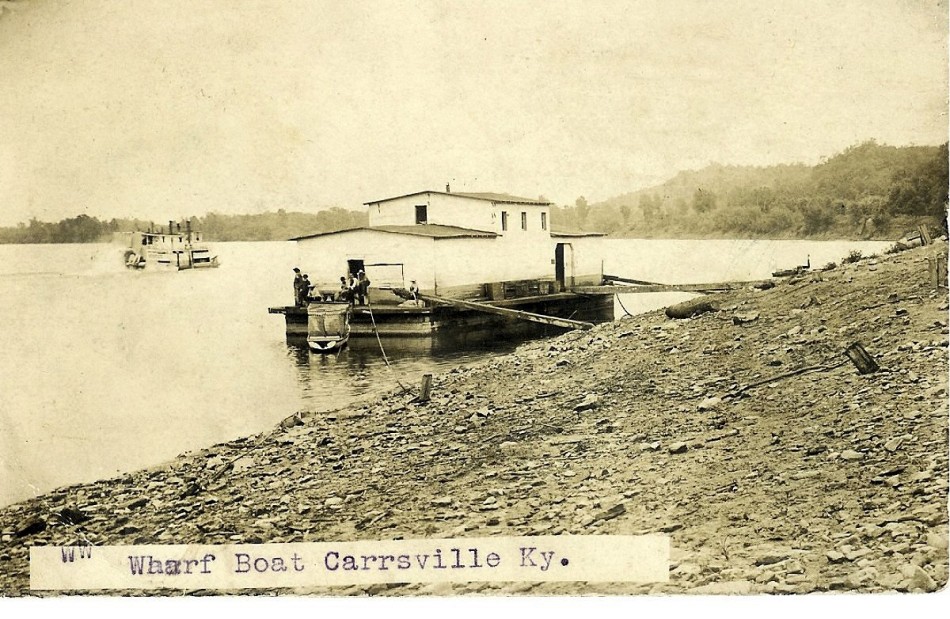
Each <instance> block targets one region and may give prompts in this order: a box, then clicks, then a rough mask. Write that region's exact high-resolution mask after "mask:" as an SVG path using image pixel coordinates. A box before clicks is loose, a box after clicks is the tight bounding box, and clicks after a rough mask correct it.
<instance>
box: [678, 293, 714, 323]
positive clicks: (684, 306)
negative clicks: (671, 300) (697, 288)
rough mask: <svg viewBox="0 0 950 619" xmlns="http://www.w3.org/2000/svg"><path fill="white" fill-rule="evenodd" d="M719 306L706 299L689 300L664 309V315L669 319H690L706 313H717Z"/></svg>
mask: <svg viewBox="0 0 950 619" xmlns="http://www.w3.org/2000/svg"><path fill="white" fill-rule="evenodd" d="M718 311H719V304H717V303H715V302H713V301H710V300H709V299H706V298H702V297H700V298H698V299H690V300H689V301H683V302H682V303H677V304H676V305H671V306H669V307H668V308H666V315H667V317H669V318H692V317H693V316H699V315H700V314H705V313H706V312H718Z"/></svg>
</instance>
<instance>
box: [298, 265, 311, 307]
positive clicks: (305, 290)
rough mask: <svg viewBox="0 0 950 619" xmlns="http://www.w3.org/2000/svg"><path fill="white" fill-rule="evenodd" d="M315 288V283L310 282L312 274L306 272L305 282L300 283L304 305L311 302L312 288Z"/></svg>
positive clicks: (304, 275)
mask: <svg viewBox="0 0 950 619" xmlns="http://www.w3.org/2000/svg"><path fill="white" fill-rule="evenodd" d="M311 288H313V284H311V283H310V276H309V275H307V274H306V273H304V274H303V282H301V284H300V297H301V302H300V304H301V305H302V306H304V307H306V306H307V303H309V302H310V289H311Z"/></svg>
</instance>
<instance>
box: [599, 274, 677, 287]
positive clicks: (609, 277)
mask: <svg viewBox="0 0 950 619" xmlns="http://www.w3.org/2000/svg"><path fill="white" fill-rule="evenodd" d="M604 279H605V280H606V281H611V282H623V283H625V284H636V285H638V286H663V285H664V284H661V283H660V282H648V281H645V280H642V279H630V278H629V277H620V276H619V275H604Z"/></svg>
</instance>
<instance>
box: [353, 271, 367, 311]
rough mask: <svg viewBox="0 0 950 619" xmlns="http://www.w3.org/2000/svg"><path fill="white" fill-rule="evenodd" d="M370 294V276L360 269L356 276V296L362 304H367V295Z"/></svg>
mask: <svg viewBox="0 0 950 619" xmlns="http://www.w3.org/2000/svg"><path fill="white" fill-rule="evenodd" d="M368 295H369V278H367V277H366V273H364V272H363V271H360V272H359V273H357V276H356V298H357V299H359V302H360V305H366V297H367V296H368Z"/></svg>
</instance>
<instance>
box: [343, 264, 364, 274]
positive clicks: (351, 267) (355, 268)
mask: <svg viewBox="0 0 950 619" xmlns="http://www.w3.org/2000/svg"><path fill="white" fill-rule="evenodd" d="M346 270H347V273H348V274H349V275H356V274H357V273H359V272H360V271H364V272H365V271H366V267H364V266H363V261H362V260H347V261H346Z"/></svg>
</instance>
